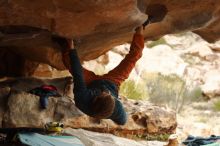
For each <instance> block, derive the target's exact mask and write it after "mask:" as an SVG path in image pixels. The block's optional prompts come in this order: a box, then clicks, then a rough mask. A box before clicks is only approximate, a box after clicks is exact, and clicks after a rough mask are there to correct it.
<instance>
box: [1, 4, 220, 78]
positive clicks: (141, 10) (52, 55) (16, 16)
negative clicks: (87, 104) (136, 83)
mask: <svg viewBox="0 0 220 146" xmlns="http://www.w3.org/2000/svg"><path fill="white" fill-rule="evenodd" d="M161 7H163V8H165V9H167V11H168V13H167V14H166V16H165V17H164V19H162V20H161V21H160V22H158V23H154V24H151V25H149V26H147V27H146V30H145V37H146V39H147V40H152V39H157V38H159V37H161V36H163V35H165V34H170V33H178V32H182V31H193V32H195V33H197V34H199V35H200V36H202V37H203V38H205V39H206V40H208V41H210V42H213V41H216V40H218V39H219V36H220V35H219V34H220V27H219V26H220V25H219V22H220V21H219V19H220V18H219V16H220V1H217V0H216V1H214V0H203V1H201V0H187V1H185V0H178V1H163V0H154V1H151V0H117V1H116V0H104V1H90V0H83V1H78V0H64V1H62V2H61V1H59V0H53V1H51V0H38V1H34V2H33V1H29V0H23V1H6V0H2V1H1V2H0V48H1V49H0V50H1V51H0V52H2V51H3V52H4V51H7V53H8V51H9V53H12V54H14V53H15V54H16V56H14V57H13V60H15V61H14V63H10V62H11V60H12V59H11V58H10V57H7V56H5V55H1V56H0V59H1V60H3V59H4V61H5V63H4V64H1V65H0V68H3V69H4V70H3V71H2V69H1V72H0V74H1V76H4V75H11V76H22V75H27V76H28V75H30V74H32V73H33V71H32V70H34V69H36V66H32V65H26V66H25V62H26V60H27V59H28V60H31V61H33V62H35V64H36V62H38V63H39V62H40V63H46V64H49V65H51V66H53V67H55V68H57V69H60V70H63V69H64V68H65V67H64V66H63V64H62V59H61V50H62V48H63V47H64V46H62V45H59V44H58V42H59V41H60V40H61V38H63V37H68V38H74V39H75V40H76V41H77V48H78V52H79V55H80V57H81V59H82V60H90V59H94V58H96V57H98V56H100V55H101V54H103V53H104V52H106V51H107V50H109V49H110V48H111V47H113V46H116V45H119V44H122V43H125V42H129V41H130V39H131V34H132V32H133V30H134V29H135V28H136V27H137V26H138V25H140V24H142V23H143V22H144V21H145V20H146V18H147V16H148V15H152V16H153V17H160V15H161V14H162V13H163V12H162V11H161V9H159V8H161ZM180 18H181V19H180ZM0 54H2V53H0ZM9 56H11V55H9ZM18 64H19V65H20V66H21V67H19V68H18V69H16V68H13V67H14V66H18ZM22 67H24V68H31V70H30V71H29V70H27V71H26V74H24V72H23V70H24V69H22ZM11 68H13V69H14V70H15V71H13V72H14V74H10V70H11Z"/></svg>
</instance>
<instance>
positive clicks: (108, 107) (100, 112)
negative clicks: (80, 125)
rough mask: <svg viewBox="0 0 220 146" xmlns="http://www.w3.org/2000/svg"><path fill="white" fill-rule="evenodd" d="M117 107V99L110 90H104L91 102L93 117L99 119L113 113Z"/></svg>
mask: <svg viewBox="0 0 220 146" xmlns="http://www.w3.org/2000/svg"><path fill="white" fill-rule="evenodd" d="M114 108H115V99H114V97H113V96H112V95H111V94H110V92H106V91H103V92H102V93H101V94H100V95H99V96H97V97H95V98H94V100H93V101H92V103H91V111H92V113H93V114H92V115H91V116H92V117H94V118H98V119H104V118H108V117H110V116H111V115H112V113H113V111H114Z"/></svg>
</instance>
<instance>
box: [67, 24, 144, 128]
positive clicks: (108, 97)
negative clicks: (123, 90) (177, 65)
mask: <svg viewBox="0 0 220 146" xmlns="http://www.w3.org/2000/svg"><path fill="white" fill-rule="evenodd" d="M135 31H136V32H135V34H134V36H133V40H132V43H131V47H130V52H129V54H127V55H126V57H125V58H124V59H123V60H122V61H121V63H120V64H119V65H118V66H117V67H116V68H115V69H113V70H111V71H110V72H109V73H108V74H105V75H102V76H98V75H95V74H94V73H93V72H91V71H88V70H86V69H83V68H82V66H81V64H80V60H79V58H78V55H77V51H76V49H75V46H74V42H73V40H67V44H68V47H67V49H66V50H65V51H64V52H63V62H64V64H65V66H66V67H67V68H68V69H69V70H70V72H71V74H72V75H73V77H74V89H73V92H74V100H75V104H76V106H77V107H78V108H79V109H80V110H81V111H82V112H84V113H85V114H87V115H89V116H91V117H94V118H97V119H111V120H113V121H114V122H115V123H117V124H119V125H124V124H125V123H126V121H127V115H126V112H125V110H124V108H123V105H122V103H121V102H120V100H119V98H118V89H119V86H120V84H121V83H122V82H123V81H124V80H125V79H127V78H128V76H129V74H130V72H131V71H132V69H133V68H134V66H135V63H136V62H137V61H138V59H139V58H140V57H141V55H142V50H143V48H144V37H143V26H140V27H138V28H137V29H136V30H135Z"/></svg>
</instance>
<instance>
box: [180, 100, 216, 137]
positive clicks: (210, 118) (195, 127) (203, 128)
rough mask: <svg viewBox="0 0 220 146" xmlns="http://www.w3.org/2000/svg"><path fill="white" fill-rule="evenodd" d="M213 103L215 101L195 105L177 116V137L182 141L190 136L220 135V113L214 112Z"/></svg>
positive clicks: (186, 108)
mask: <svg viewBox="0 0 220 146" xmlns="http://www.w3.org/2000/svg"><path fill="white" fill-rule="evenodd" d="M213 102H214V100H212V101H204V102H197V103H193V104H191V105H189V106H187V107H185V109H184V110H183V111H182V112H181V113H180V114H178V115H177V121H178V126H177V135H179V140H180V141H182V140H184V139H185V138H186V137H187V136H188V135H193V136H202V137H209V136H210V135H218V136H219V135H220V122H219V121H220V111H215V110H213Z"/></svg>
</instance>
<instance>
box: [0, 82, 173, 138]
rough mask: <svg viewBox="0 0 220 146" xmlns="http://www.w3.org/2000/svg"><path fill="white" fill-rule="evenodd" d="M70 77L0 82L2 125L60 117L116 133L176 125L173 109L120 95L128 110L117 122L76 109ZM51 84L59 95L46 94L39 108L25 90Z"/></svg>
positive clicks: (37, 123) (37, 124) (34, 124)
mask: <svg viewBox="0 0 220 146" xmlns="http://www.w3.org/2000/svg"><path fill="white" fill-rule="evenodd" d="M70 82H71V79H70V78H65V79H53V80H39V79H20V80H19V79H18V80H7V81H4V82H1V84H0V86H4V87H7V88H0V92H1V93H2V94H1V96H0V100H1V104H2V105H4V106H1V108H0V117H1V118H0V119H1V122H0V123H2V127H29V126H30V127H42V126H43V125H44V124H45V123H46V122H50V121H61V122H63V123H64V124H65V125H66V126H67V127H72V128H84V129H89V130H93V131H98V132H108V133H113V134H116V135H120V136H126V137H129V136H132V135H134V134H135V135H140V136H146V135H148V134H169V133H170V134H171V133H173V132H174V131H175V128H176V126H177V123H176V115H175V113H174V112H173V111H170V110H169V109H165V108H159V107H157V106H154V105H150V104H149V103H144V102H135V101H130V100H125V99H123V104H124V106H125V108H126V110H127V112H128V117H129V118H128V122H127V123H126V125H124V126H118V125H116V124H115V123H114V122H112V121H111V120H101V121H100V120H97V119H93V118H90V117H88V116H86V115H85V114H83V113H82V112H80V111H79V110H78V109H77V108H76V107H75V105H74V102H73V99H72V98H71V97H72V96H73V95H71V94H70V93H68V91H70V90H72V87H71V86H70ZM42 84H52V85H55V86H56V87H57V88H58V91H59V93H60V94H61V95H64V96H62V97H50V98H49V106H48V107H47V109H46V110H42V109H41V108H40V106H39V97H38V96H35V95H32V94H29V93H27V92H25V91H29V90H30V89H32V88H34V87H37V86H40V85H42Z"/></svg>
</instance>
